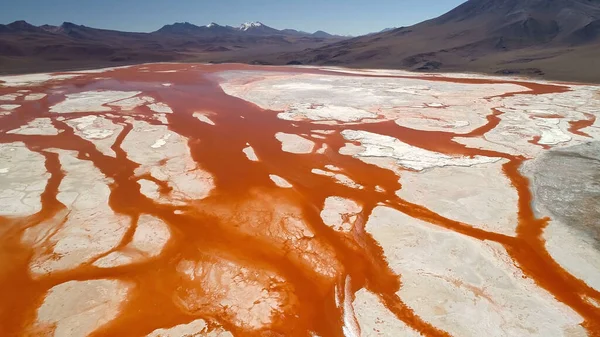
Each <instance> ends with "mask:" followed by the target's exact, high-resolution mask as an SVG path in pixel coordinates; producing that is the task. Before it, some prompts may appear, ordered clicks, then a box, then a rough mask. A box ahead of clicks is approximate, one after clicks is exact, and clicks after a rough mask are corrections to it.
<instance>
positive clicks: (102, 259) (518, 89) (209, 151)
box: [0, 64, 600, 337]
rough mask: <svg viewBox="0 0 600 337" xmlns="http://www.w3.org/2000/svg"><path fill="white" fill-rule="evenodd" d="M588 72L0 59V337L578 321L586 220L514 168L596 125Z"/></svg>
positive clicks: (593, 317)
mask: <svg viewBox="0 0 600 337" xmlns="http://www.w3.org/2000/svg"><path fill="white" fill-rule="evenodd" d="M165 83H167V84H168V85H165ZM599 90H600V88H598V87H594V86H583V85H576V84H553V83H541V82H540V83H536V82H528V81H525V80H520V79H506V78H491V77H488V78H482V77H478V76H475V75H460V76H443V75H424V76H416V75H414V74H411V73H406V72H400V71H356V70H354V71H346V70H344V69H340V68H293V67H290V68H270V67H254V66H244V65H200V64H149V65H143V66H134V67H124V68H114V69H104V70H99V71H94V72H79V73H78V72H69V73H57V74H41V75H26V76H14V77H2V78H0V159H1V161H0V202H1V203H2V207H1V209H0V263H1V264H0V265H1V266H2V267H1V268H0V298H1V301H0V335H1V336H172V337H180V336H222V337H225V336H322V337H324V336H346V337H350V336H352V337H354V336H419V335H423V336H585V335H589V336H600V289H599V288H598V287H599V285H600V282H599V277H600V275H598V274H597V270H600V260H598V259H595V258H593V257H594V256H600V255H598V251H597V249H598V248H597V244H596V242H597V241H596V240H597V238H593V240H590V241H591V242H592V243H591V244H589V245H588V246H581V245H580V244H579V242H578V240H577V239H576V238H577V237H576V238H575V239H573V236H568V235H567V236H566V238H567V239H565V240H560V238H559V237H561V236H562V235H566V234H564V233H565V231H566V232H567V234H568V230H570V229H572V228H580V227H577V226H574V227H573V226H572V224H569V223H568V222H569V221H573V219H572V218H573V216H571V217H570V218H569V216H564V217H563V216H560V215H557V212H558V211H557V210H560V209H561V207H550V208H548V205H547V204H544V203H543V202H546V203H547V202H549V201H551V202H556V200H557V199H556V198H554V199H553V198H549V197H548V196H547V195H546V196H542V198H541V199H540V200H542V204H539V203H538V202H537V201H538V197H539V196H538V195H536V193H537V192H538V189H537V188H534V189H531V188H530V181H529V179H528V176H530V177H534V179H535V176H536V174H538V175H540V174H541V175H543V178H544V180H543V182H544V186H555V185H553V184H552V183H551V179H552V178H551V177H550V175H549V174H547V173H544V172H542V171H535V170H534V171H535V172H533V173H531V169H527V167H529V166H528V165H533V164H531V163H534V162H535V160H536V158H538V157H542V156H544V155H545V154H546V153H547V152H552V151H556V150H557V149H561V148H568V147H571V146H587V145H582V144H586V143H588V142H590V141H593V140H594V139H596V140H597V139H598V138H600V124H598V119H597V115H598V114H599V113H598V111H600V110H599V109H600V101H599V100H598V92H599ZM594 146H595V145H594ZM594 148H595V149H597V146H596V147H594ZM560 151H562V150H560ZM565 151H566V150H565ZM565 153H568V152H565ZM586 160H588V159H586ZM524 163H525V164H526V165H525V166H526V168H525V169H522V167H523V164H524ZM536 172H537V173H536ZM540 172H541V173H540ZM590 174H591V173H590ZM580 176H581V177H582V178H581V179H588V178H589V176H590V175H580ZM549 181H550V182H549ZM590 183H592V182H590ZM562 188H567V187H565V186H563V187H562ZM559 199H560V198H559ZM594 200H595V199H594ZM539 205H543V206H544V208H543V209H542V206H539ZM569 205H570V207H577V204H576V203H573V202H571V203H569ZM533 207H537V208H535V209H534V208H533ZM585 207H587V208H590V209H595V210H596V211H597V209H598V207H600V205H597V204H594V202H592V204H591V205H587V204H586V205H585ZM594 207H596V208H594ZM547 209H550V210H549V211H547ZM558 213H560V212H558ZM563 213H564V212H563ZM584 213H585V209H582V210H578V211H577V212H572V213H570V214H571V215H573V214H575V215H581V214H584ZM546 229H548V231H546ZM584 229H586V230H587V232H586V231H585V230H583V231H578V232H577V235H578V237H581V238H582V239H581V240H584V241H585V234H586V233H589V230H590V229H589V228H588V227H585V228H584ZM594 230H595V229H594ZM594 233H595V232H594ZM575 248H577V249H575ZM586 252H589V254H586ZM590 256H591V257H590ZM581 266H583V267H581Z"/></svg>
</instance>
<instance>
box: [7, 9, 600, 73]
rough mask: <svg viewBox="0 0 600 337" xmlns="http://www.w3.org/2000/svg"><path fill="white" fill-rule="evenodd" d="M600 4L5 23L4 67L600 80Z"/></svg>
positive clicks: (10, 69) (30, 69)
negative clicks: (317, 22)
mask: <svg viewBox="0 0 600 337" xmlns="http://www.w3.org/2000/svg"><path fill="white" fill-rule="evenodd" d="M599 59H600V0H468V1H466V2H465V3H463V4H461V5H460V6H458V7H456V8H455V9H453V10H451V11H449V12H448V13H445V14H443V15H441V16H439V17H436V18H433V19H430V20H427V21H424V22H421V23H418V24H415V25H413V26H409V27H400V28H392V29H385V30H383V31H381V32H378V33H372V34H367V35H364V36H359V37H355V38H348V37H342V36H334V35H330V34H328V33H326V32H322V31H317V32H315V33H306V32H302V31H297V30H293V29H283V30H278V29H274V28H271V27H269V26H266V25H264V24H262V23H260V22H250V23H246V24H243V25H241V26H239V27H231V26H221V25H218V24H216V23H211V24H209V25H206V26H196V25H193V24H190V23H175V24H171V25H166V26H164V27H162V28H161V29H159V30H157V31H155V32H152V33H127V32H118V31H111V30H103V29H95V28H89V27H85V26H80V25H75V24H71V23H64V24H63V25H61V26H47V25H46V26H40V27H36V26H33V25H30V24H28V23H26V22H24V21H17V22H14V23H12V24H8V25H0V72H24V71H36V70H48V69H52V70H55V69H61V68H65V69H66V68H75V67H86V66H90V65H92V64H93V65H101V64H125V63H139V62H151V61H199V62H246V63H259V64H317V65H340V66H349V67H375V68H400V69H409V70H415V71H427V72H431V71H469V72H482V73H492V74H522V75H528V76H545V77H548V78H553V79H559V80H568V81H586V82H600V67H598V66H597V63H598V61H597V60H599Z"/></svg>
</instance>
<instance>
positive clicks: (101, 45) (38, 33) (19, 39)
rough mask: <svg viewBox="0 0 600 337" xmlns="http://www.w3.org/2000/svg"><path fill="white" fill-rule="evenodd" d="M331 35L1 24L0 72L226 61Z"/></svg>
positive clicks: (253, 26)
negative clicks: (146, 31)
mask: <svg viewBox="0 0 600 337" xmlns="http://www.w3.org/2000/svg"><path fill="white" fill-rule="evenodd" d="M336 39H337V40H340V38H339V37H335V36H332V35H328V34H327V36H313V34H310V33H305V32H300V31H296V30H292V29H284V30H278V29H275V28H271V27H269V26H267V25H264V24H262V23H260V22H249V23H245V24H242V25H240V26H239V27H231V26H221V25H219V24H216V23H211V24H208V25H206V26H197V25H194V24H191V23H189V22H180V23H174V24H169V25H165V26H163V27H162V28H160V29H159V30H157V31H155V32H152V33H132V32H121V31H115V30H107V29H98V28H91V27H86V26H83V25H77V24H74V23H70V22H65V23H63V24H62V25H60V26H52V25H42V26H39V27H38V26H34V25H31V24H29V23H27V22H25V21H15V22H13V23H10V24H7V25H0V72H4V73H7V72H31V71H46V70H60V69H72V68H79V67H83V68H85V67H90V66H96V65H114V64H129V63H140V62H155V61H178V60H181V61H186V60H197V61H205V62H211V61H212V62H225V61H234V60H239V59H240V58H243V61H244V62H262V61H260V60H258V59H256V57H259V56H262V55H265V54H268V55H271V54H277V53H280V52H285V51H294V50H302V49H305V48H313V47H320V46H323V45H325V44H327V43H328V42H333V41H335V40H336Z"/></svg>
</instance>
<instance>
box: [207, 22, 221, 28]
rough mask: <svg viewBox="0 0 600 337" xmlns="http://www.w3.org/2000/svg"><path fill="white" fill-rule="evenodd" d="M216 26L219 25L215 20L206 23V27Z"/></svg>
mask: <svg viewBox="0 0 600 337" xmlns="http://www.w3.org/2000/svg"><path fill="white" fill-rule="evenodd" d="M215 26H218V25H217V24H216V23H214V22H211V23H209V24H208V25H206V27H208V28H212V27H215Z"/></svg>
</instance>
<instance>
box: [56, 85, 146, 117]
mask: <svg viewBox="0 0 600 337" xmlns="http://www.w3.org/2000/svg"><path fill="white" fill-rule="evenodd" d="M139 94H141V91H114V90H96V91H84V92H80V93H76V94H67V95H66V99H65V100H64V101H62V102H60V103H57V104H55V105H53V106H51V107H50V112H55V113H62V114H64V113H74V112H104V111H111V110H112V109H111V108H109V107H106V106H104V104H107V103H110V102H114V101H120V100H123V99H126V98H130V97H133V96H136V95H139Z"/></svg>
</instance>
